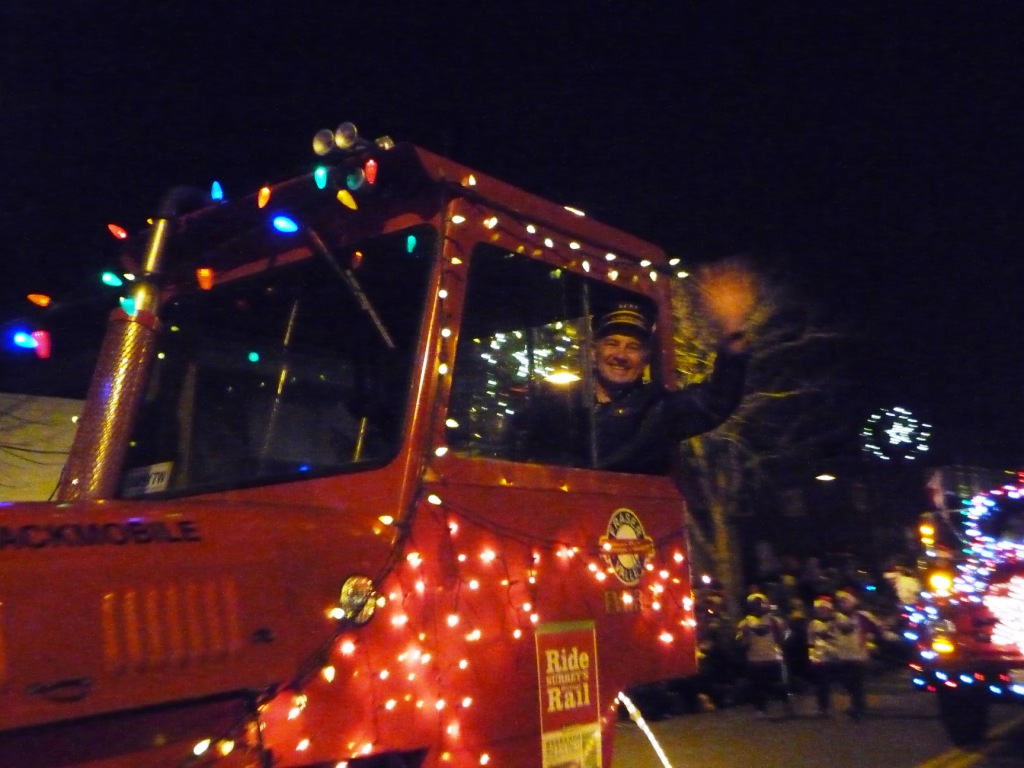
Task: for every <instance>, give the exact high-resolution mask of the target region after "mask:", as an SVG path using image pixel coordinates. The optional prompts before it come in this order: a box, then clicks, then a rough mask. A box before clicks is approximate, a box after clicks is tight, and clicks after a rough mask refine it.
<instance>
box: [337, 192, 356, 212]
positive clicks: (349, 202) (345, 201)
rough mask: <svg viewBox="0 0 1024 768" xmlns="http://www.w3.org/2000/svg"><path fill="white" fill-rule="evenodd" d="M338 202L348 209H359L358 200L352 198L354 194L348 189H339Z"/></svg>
mask: <svg viewBox="0 0 1024 768" xmlns="http://www.w3.org/2000/svg"><path fill="white" fill-rule="evenodd" d="M337 198H338V202H339V203H341V204H342V205H344V206H345V207H346V208H350V209H351V210H353V211H355V210H358V209H359V204H358V203H357V202H356V199H355V198H354V197H352V193H351V192H349V191H348V190H347V189H339V190H338V194H337Z"/></svg>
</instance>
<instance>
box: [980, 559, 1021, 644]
mask: <svg viewBox="0 0 1024 768" xmlns="http://www.w3.org/2000/svg"><path fill="white" fill-rule="evenodd" d="M983 602H984V604H985V607H986V608H988V609H989V610H990V611H992V614H993V615H994V616H995V617H996V624H995V625H994V626H993V627H992V642H993V643H995V644H996V645H1012V646H1016V647H1017V648H1018V649H1021V650H1024V577H1021V576H1014V577H1013V578H1011V579H1010V580H1009V582H1007V583H1006V584H1000V585H997V586H996V587H993V589H992V590H990V591H989V592H988V594H986V595H985V597H984V598H983Z"/></svg>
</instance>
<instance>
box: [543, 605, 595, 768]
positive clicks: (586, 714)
mask: <svg viewBox="0 0 1024 768" xmlns="http://www.w3.org/2000/svg"><path fill="white" fill-rule="evenodd" d="M536 640H537V680H538V683H539V690H540V726H541V728H540V730H541V755H542V758H543V759H542V762H541V766H542V768H601V721H600V709H599V697H598V686H597V637H596V635H595V633H594V622H592V621H574V622H559V623H551V624H542V625H540V626H539V627H537V634H536Z"/></svg>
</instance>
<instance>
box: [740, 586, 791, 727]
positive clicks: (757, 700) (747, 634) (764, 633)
mask: <svg viewBox="0 0 1024 768" xmlns="http://www.w3.org/2000/svg"><path fill="white" fill-rule="evenodd" d="M788 634H789V628H788V627H787V626H786V622H785V621H783V620H782V619H781V618H779V617H778V616H776V615H775V614H774V613H772V610H771V603H770V602H769V600H768V597H767V596H766V595H764V594H762V593H760V592H754V593H752V594H750V595H748V596H747V615H746V616H744V617H743V618H742V619H740V621H739V623H738V624H737V625H736V641H737V642H738V643H739V645H740V647H741V648H742V649H743V651H744V653H745V655H746V678H747V685H748V692H749V695H750V701H751V703H752V704H753V705H754V709H755V710H756V712H757V717H759V718H763V717H766V716H767V712H768V701H769V699H771V698H778V700H779V701H780V702H782V706H783V709H784V711H785V713H786V715H792V714H793V704H792V702H791V701H790V695H789V684H788V680H787V675H786V666H785V662H784V661H783V652H782V649H783V644H784V643H785V641H786V637H787V635H788Z"/></svg>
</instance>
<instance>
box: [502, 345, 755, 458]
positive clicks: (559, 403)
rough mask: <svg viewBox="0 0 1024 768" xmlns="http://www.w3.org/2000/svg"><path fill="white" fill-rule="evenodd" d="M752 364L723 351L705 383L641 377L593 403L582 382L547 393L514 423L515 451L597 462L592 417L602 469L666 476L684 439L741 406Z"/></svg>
mask: <svg viewBox="0 0 1024 768" xmlns="http://www.w3.org/2000/svg"><path fill="white" fill-rule="evenodd" d="M746 367H747V355H745V354H730V353H728V352H726V351H724V350H723V351H720V352H719V353H718V356H717V359H716V364H715V368H714V371H713V372H712V374H711V376H709V377H708V378H707V379H705V380H704V381H702V382H700V383H699V384H692V385H690V386H688V387H686V388H685V389H681V390H678V391H675V392H669V391H667V390H665V389H663V388H662V387H659V386H657V385H656V384H651V383H642V382H639V383H637V384H636V385H635V386H633V387H632V388H630V389H628V390H626V391H625V392H623V393H621V394H620V395H619V396H618V397H616V399H615V400H613V401H612V402H610V403H598V404H593V405H592V406H591V407H590V408H588V407H586V404H585V403H584V402H583V401H584V398H583V395H582V386H577V387H570V388H563V389H560V390H558V391H557V392H556V391H554V390H551V391H546V392H545V393H543V394H542V395H541V396H540V397H539V398H538V399H537V400H536V401H535V403H534V404H533V405H531V406H530V407H529V408H528V409H527V411H526V413H525V414H523V415H522V417H521V418H520V419H519V421H518V424H517V425H516V426H515V427H514V429H513V432H514V435H515V440H516V441H517V445H516V447H515V449H514V453H515V454H516V457H517V458H519V459H521V460H524V461H536V462H539V463H545V464H549V463H554V464H569V465H570V466H578V467H590V466H594V464H593V461H592V458H593V457H592V456H591V451H590V440H589V434H590V429H591V420H592V421H593V430H594V434H595V435H596V437H597V439H596V453H597V457H596V466H597V467H598V468H600V469H607V470H613V471H618V472H639V473H643V474H665V473H666V472H667V471H668V469H669V465H670V463H671V459H672V455H673V451H674V450H675V447H676V446H677V445H678V444H679V443H680V442H681V441H683V440H685V439H687V438H689V437H693V436H694V435H699V434H702V433H704V432H708V431H710V430H712V429H714V428H715V427H717V426H718V425H719V424H721V423H722V422H723V421H725V420H726V419H727V418H729V416H730V414H732V412H733V411H734V410H735V409H736V406H737V405H739V402H740V399H741V398H742V396H743V385H744V381H745V378H746Z"/></svg>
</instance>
